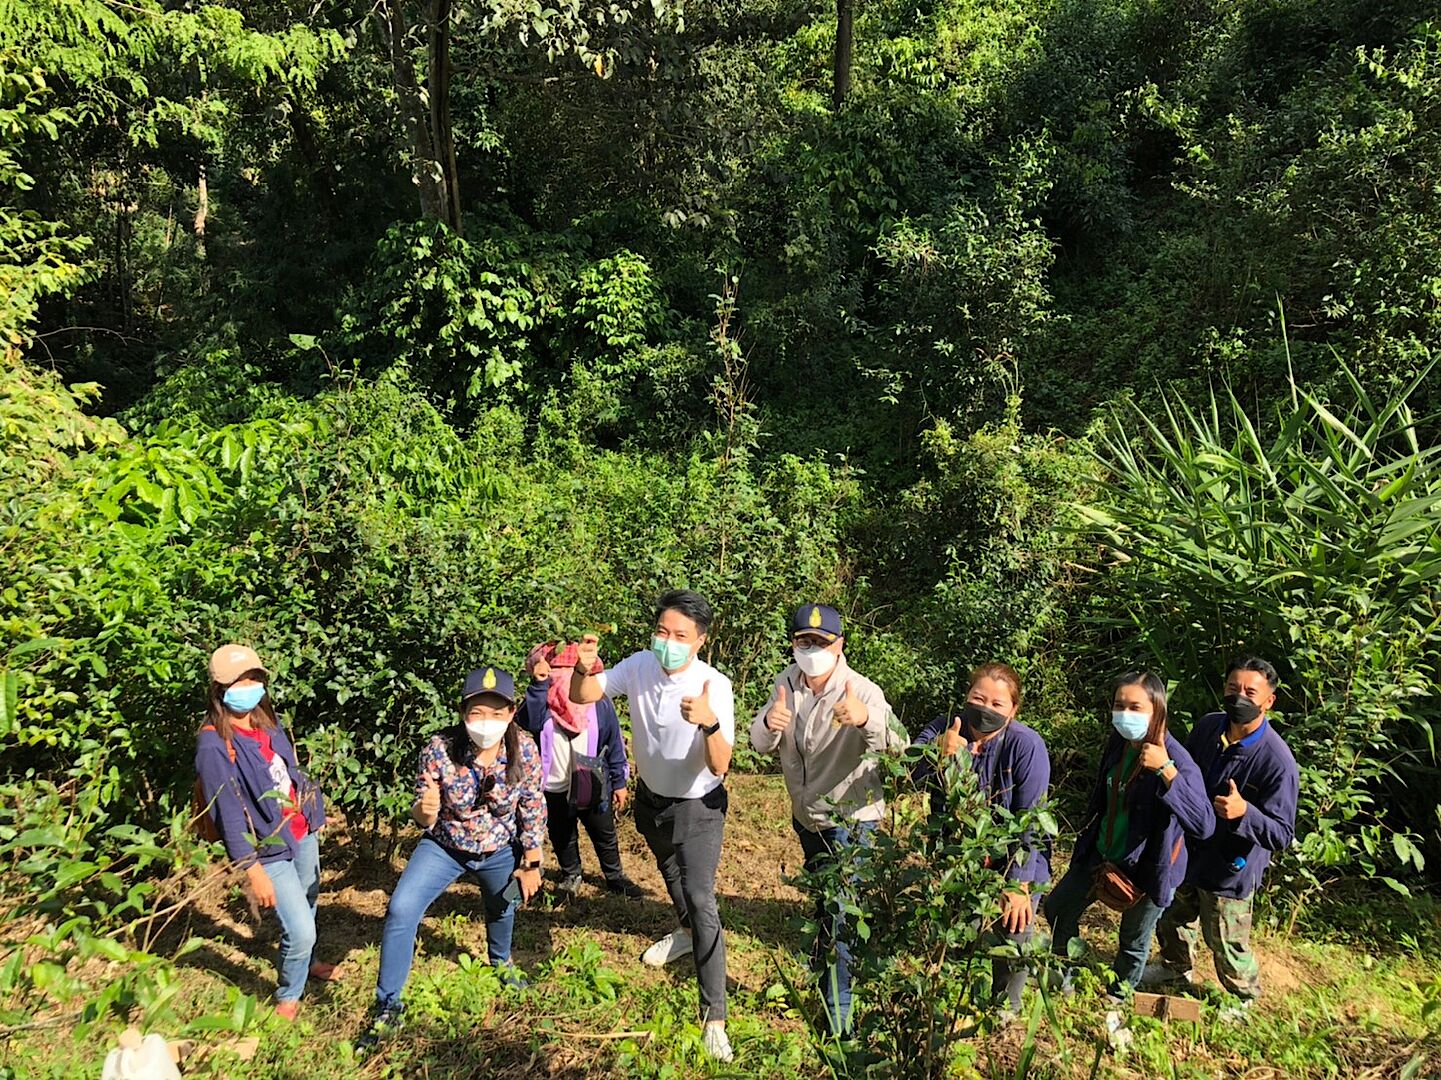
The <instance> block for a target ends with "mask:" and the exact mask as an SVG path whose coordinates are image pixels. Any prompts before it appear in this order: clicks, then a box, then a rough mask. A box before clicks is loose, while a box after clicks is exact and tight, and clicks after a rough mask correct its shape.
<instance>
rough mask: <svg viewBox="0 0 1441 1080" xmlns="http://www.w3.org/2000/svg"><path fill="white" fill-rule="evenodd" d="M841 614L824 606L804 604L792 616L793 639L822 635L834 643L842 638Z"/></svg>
mask: <svg viewBox="0 0 1441 1080" xmlns="http://www.w3.org/2000/svg"><path fill="white" fill-rule="evenodd" d="M841 633H842V631H841V613H840V612H839V611H837V610H836V609H835V608H833V607H826V606H825V605H824V604H802V605H801V606H800V607H798V608H796V613H795V614H794V615H792V616H791V637H795V636H796V635H797V634H820V635H821V636H822V637H828V638H830V639H831V640H832V641H835V639H836V638H838V637H840V636H841Z"/></svg>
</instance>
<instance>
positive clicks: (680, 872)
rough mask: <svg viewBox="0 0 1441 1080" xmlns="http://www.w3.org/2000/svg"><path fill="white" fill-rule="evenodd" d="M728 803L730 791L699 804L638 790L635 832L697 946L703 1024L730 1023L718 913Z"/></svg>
mask: <svg viewBox="0 0 1441 1080" xmlns="http://www.w3.org/2000/svg"><path fill="white" fill-rule="evenodd" d="M728 803H729V797H728V796H727V794H726V789H725V785H721V786H720V787H717V788H716V789H715V790H714V791H712V792H710V793H709V794H707V795H705V796H703V797H701V798H699V799H667V798H664V797H662V796H660V795H656V794H654V793H653V792H652V791H651V790H650V789H649V788H647V787H646V786H645V782H644V781H641V782H640V783H638V784H637V785H636V796H635V827H636V829H637V830H638V831H639V832H640V834H641V835H642V836H644V837H645V842H646V843H647V844H649V845H650V850H651V852H652V853H653V854H654V855H655V861H656V865H658V866H659V867H660V875H661V877H663V878H665V887H666V891H667V892H669V893H670V902H671V904H672V905H673V906H674V907H675V912H676V915H678V916H679V917H680V924H681V925H682V926H683V927H685V928H686V929H687V930H689V931H690V932H691V940H692V941H693V942H694V945H695V952H694V953H693V955H694V957H695V973H696V981H697V982H698V983H699V984H700V1011H701V1020H702V1022H704V1021H707V1020H724V1019H725V1018H726V944H725V935H724V934H723V933H722V932H721V924H720V911H719V910H718V909H717V907H716V898H715V875H716V867H717V866H719V865H720V853H721V840H722V837H723V834H724V832H725V816H726V806H727V805H728Z"/></svg>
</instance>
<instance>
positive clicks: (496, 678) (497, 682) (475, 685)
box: [460, 667, 515, 705]
mask: <svg viewBox="0 0 1441 1080" xmlns="http://www.w3.org/2000/svg"><path fill="white" fill-rule="evenodd" d="M480 694H497V695H499V696H500V697H503V698H505V700H506V701H508V702H510V703H511V704H512V705H514V704H515V679H513V678H512V677H511V674H510V672H508V671H505V670H502V669H501V668H498V667H483V668H476V669H475V670H474V671H472V672H471V673H470V674H469V675H467V676H466V677H465V689H464V690H462V691H461V694H460V700H461V701H468V700H469V699H470V698H473V697H477V696H479V695H480Z"/></svg>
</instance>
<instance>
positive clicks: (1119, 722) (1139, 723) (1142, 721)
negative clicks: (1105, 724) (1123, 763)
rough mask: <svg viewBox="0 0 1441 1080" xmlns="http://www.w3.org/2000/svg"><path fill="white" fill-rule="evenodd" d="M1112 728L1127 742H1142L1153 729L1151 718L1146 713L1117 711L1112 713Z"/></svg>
mask: <svg viewBox="0 0 1441 1080" xmlns="http://www.w3.org/2000/svg"><path fill="white" fill-rule="evenodd" d="M1111 726H1112V727H1113V728H1115V729H1116V734H1118V735H1120V736H1121V738H1123V739H1125V740H1126V741H1127V742H1140V741H1141V740H1142V739H1144V738H1145V737H1146V732H1147V731H1149V730H1150V729H1151V718H1150V717H1149V716H1147V715H1146V714H1145V713H1140V712H1127V711H1125V710H1123V709H1116V710H1114V711H1113V712H1112V713H1111Z"/></svg>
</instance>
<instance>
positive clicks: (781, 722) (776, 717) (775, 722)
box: [766, 686, 795, 735]
mask: <svg viewBox="0 0 1441 1080" xmlns="http://www.w3.org/2000/svg"><path fill="white" fill-rule="evenodd" d="M794 715H795V714H794V713H792V712H791V710H790V706H789V705H787V704H786V688H785V687H784V686H782V687H781V688H780V690H779V691H778V692H777V695H776V699H775V701H774V702H773V703H772V704H771V707H770V710H769V711H768V712H767V713H766V727H767V728H769V729H770V730H771V731H774V732H775V733H776V734H777V735H779V734H780V733H781V732H783V731H785V729H786V728H788V727H790V726H791V720H792V719H793V718H794Z"/></svg>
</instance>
